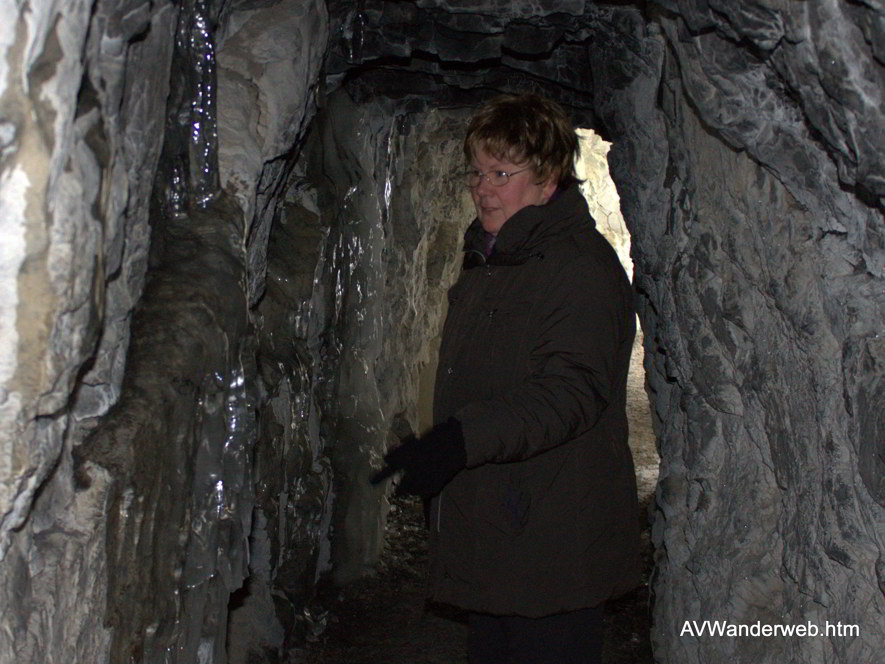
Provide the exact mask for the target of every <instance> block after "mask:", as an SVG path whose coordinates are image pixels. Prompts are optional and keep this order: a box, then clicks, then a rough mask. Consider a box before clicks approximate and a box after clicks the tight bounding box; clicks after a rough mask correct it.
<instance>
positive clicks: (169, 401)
mask: <svg viewBox="0 0 885 664" xmlns="http://www.w3.org/2000/svg"><path fill="white" fill-rule="evenodd" d="M0 15H2V16H3V18H4V20H3V21H0V24H2V27H0V53H2V57H0V74H2V76H0V109H2V121H0V155H2V156H0V224H2V231H3V232H2V233H0V249H2V257H3V260H2V270H0V278H2V279H3V285H2V287H0V335H2V336H0V339H2V345H0V353H2V354H3V355H2V360H0V381H2V391H0V431H2V434H0V566H2V571H0V626H2V628H0V662H3V664H5V662H7V661H9V662H13V661H15V662H18V661H84V662H94V661H130V659H132V660H134V661H145V662H153V661H157V662H159V661H163V662H167V661H180V662H193V661H226V660H229V661H232V662H236V661H247V658H248V657H250V656H252V654H254V653H257V652H262V651H265V654H267V653H270V654H273V653H279V652H280V651H281V649H282V650H285V649H286V648H287V647H290V646H293V645H295V644H296V643H297V640H298V638H301V637H303V636H304V634H305V633H309V632H310V631H314V630H320V629H322V625H321V621H319V618H318V617H317V616H314V615H312V613H311V606H310V600H311V597H312V594H313V589H314V587H315V584H316V582H317V579H318V577H319V575H320V574H321V573H324V572H328V571H333V573H334V576H335V578H336V580H337V581H339V582H346V581H348V580H350V579H353V578H355V577H357V576H359V575H360V574H362V573H364V572H365V571H366V570H368V569H370V568H371V565H372V563H373V561H374V558H375V556H376V555H377V551H378V547H379V546H380V532H381V530H380V529H381V526H382V523H383V519H384V509H385V503H384V497H383V491H382V490H381V489H373V488H370V487H368V486H367V485H366V484H365V483H364V481H363V480H364V479H365V477H366V475H367V474H368V472H369V470H370V468H371V467H372V466H373V465H374V464H377V463H378V461H379V456H380V454H381V453H382V452H383V450H384V448H385V447H386V446H387V445H389V444H390V443H391V442H393V441H394V439H395V437H396V435H397V434H402V433H404V432H405V431H407V430H408V429H410V428H415V427H418V426H420V424H421V422H422V420H421V418H420V416H419V412H418V408H419V400H420V398H421V393H422V389H425V388H424V387H422V385H423V383H422V382H421V375H422V374H421V366H422V365H423V364H424V363H425V362H427V361H428V360H430V359H431V357H430V356H431V355H432V351H431V347H432V341H431V340H430V338H431V337H432V330H433V329H434V327H435V326H437V325H438V322H439V317H440V315H441V301H442V293H443V292H444V290H445V285H446V284H447V283H448V282H449V280H450V279H451V278H452V276H453V270H454V269H455V268H456V267H457V265H456V263H455V262H453V261H452V256H453V255H456V253H457V252H456V248H457V243H458V241H459V236H460V232H461V229H462V228H463V224H464V223H466V221H467V220H468V219H469V217H470V212H469V205H468V202H467V200H466V197H465V195H464V192H463V189H461V188H460V186H459V183H458V182H457V181H456V180H453V179H452V177H451V176H452V173H453V172H454V171H456V170H457V168H458V167H459V166H460V155H459V149H460V148H459V141H460V136H461V132H462V131H463V119H464V114H465V112H466V111H467V110H468V109H469V108H470V107H471V106H473V105H475V104H476V103H477V102H478V101H479V100H481V99H483V98H486V97H488V96H489V95H491V94H494V93H495V92H497V91H507V90H514V89H525V88H531V89H536V90H539V91H542V92H544V93H546V94H549V95H551V96H554V97H555V98H557V99H558V100H559V101H561V102H562V103H563V104H564V105H565V106H566V107H567V108H568V109H569V111H570V112H571V113H572V115H573V117H574V119H575V121H576V123H577V124H579V125H581V126H587V127H591V128H593V129H595V130H597V131H598V132H599V133H601V134H602V135H603V137H604V138H605V139H606V140H609V141H611V142H612V143H613V146H612V148H611V151H610V153H609V162H610V168H611V173H612V177H613V179H614V181H615V182H616V184H617V185H618V189H619V193H620V198H621V206H622V209H623V213H624V217H625V219H626V221H627V224H628V227H629V229H630V231H631V234H632V240H633V260H634V264H635V283H636V286H637V291H638V296H639V297H638V302H639V309H640V319H641V322H642V326H643V329H644V333H645V336H644V338H645V344H646V372H647V375H648V387H649V395H650V399H651V402H652V406H653V411H654V413H655V419H656V428H657V432H658V439H659V447H660V451H661V456H662V466H661V481H660V484H659V487H658V490H657V496H656V507H655V515H654V534H653V539H654V542H655V545H656V553H655V557H656V570H655V575H654V579H653V590H654V600H655V601H654V607H653V611H654V618H655V626H654V633H653V639H654V644H655V653H656V658H657V659H658V661H661V662H679V663H680V664H683V663H685V662H715V661H724V660H726V659H728V660H734V661H739V662H740V661H746V662H783V661H790V662H792V661H795V662H799V661H801V662H852V663H854V662H858V661H866V660H871V659H872V658H873V657H874V655H876V654H878V651H879V649H880V644H881V643H882V642H883V637H885V634H883V628H882V620H881V618H882V615H883V613H885V604H883V603H885V599H883V593H885V580H883V579H885V562H883V560H885V556H883V553H882V552H883V544H882V533H883V505H885V498H883V491H885V490H883V479H882V478H883V477H885V472H883V470H885V468H883V466H882V458H883V447H882V445H883V442H882V441H883V433H882V431H883V420H882V414H881V413H882V407H881V406H882V403H883V397H885V387H883V385H885V383H883V381H882V375H883V368H882V367H883V361H885V360H883V358H885V346H883V342H882V327H883V325H882V321H883V320H885V316H883V314H885V311H883V307H885V289H883V269H885V242H883V239H882V238H883V232H885V224H883V216H882V215H883V195H885V181H883V179H882V172H883V169H882V159H883V156H882V155H883V154H885V151H883V147H885V146H883V145H882V142H883V140H885V138H883V137H885V122H883V117H882V114H883V111H882V108H883V105H882V99H881V97H882V94H883V90H885V85H883V80H882V79H883V59H885V55H883V52H882V44H883V43H885V12H883V8H882V7H880V6H879V4H877V3H874V2H867V1H864V2H842V3H839V2H835V0H816V1H813V2H812V1H808V2H777V1H775V0H766V1H765V2H761V1H749V0H748V1H747V2H742V3H724V2H718V1H717V2H714V1H713V0H686V1H680V2H673V1H671V0H659V1H658V2H649V3H644V5H643V6H642V7H641V8H637V7H633V6H630V5H625V4H623V3H620V4H618V6H613V5H596V4H594V3H587V2H580V1H575V2H568V3H546V2H538V3H516V4H515V3H506V2H501V3H493V2H488V1H487V0H475V1H471V2H459V3H448V2H443V1H438V0H420V1H418V2H415V3H401V2H383V1H382V0H372V1H369V0H366V1H365V2H361V3H349V2H344V1H341V2H339V1H337V0H330V1H329V3H328V6H327V5H326V4H324V3H322V2H319V1H316V2H314V1H313V0H282V1H281V2H275V3H272V2H265V1H263V0H256V1H255V2H250V1H249V0H244V1H235V2H220V3H217V4H213V3H207V2H204V1H203V0H187V1H186V2H183V3H177V4H173V3H171V2H155V3H141V2H138V1H136V0H133V1H132V2H127V3H118V2H102V1H101V0H98V1H97V2H93V3H85V4H84V3H79V4H78V3H63V2H58V3H55V4H53V3H37V4H34V6H30V5H28V6H25V7H22V8H19V7H18V6H16V7H12V6H6V5H3V6H2V8H0ZM7 19H8V20H7ZM335 90H338V92H334V91H335ZM216 95H217V96H216ZM317 107H319V108H320V110H319V112H318V114H317V112H316V111H317ZM314 118H316V121H315V122H314ZM310 126H312V127H313V129H312V130H311V131H308V127H310ZM130 339H131V340H130ZM705 619H711V620H715V619H719V620H728V621H730V622H733V623H744V624H746V623H753V622H755V621H757V620H758V621H761V622H762V623H765V624H800V623H802V624H804V623H806V622H807V621H812V622H813V623H815V624H818V625H821V626H823V624H824V623H825V621H829V622H831V623H832V622H837V621H838V622H841V623H843V624H856V625H858V627H859V630H860V631H859V635H858V636H856V637H854V638H846V637H844V636H843V637H833V638H824V637H819V638H805V639H803V638H798V637H796V638H778V639H753V638H750V639H728V638H710V637H700V638H699V637H693V636H691V635H685V634H684V633H683V628H684V623H685V621H687V620H699V621H700V620H705ZM680 634H681V635H680ZM227 635H231V642H233V643H237V644H239V648H237V649H235V650H236V651H231V652H228V650H227V647H226V636H227ZM268 656H270V655H268Z"/></svg>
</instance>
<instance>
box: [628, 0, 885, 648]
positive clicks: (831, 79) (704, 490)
mask: <svg viewBox="0 0 885 664" xmlns="http://www.w3.org/2000/svg"><path fill="white" fill-rule="evenodd" d="M706 5H707V3H703V5H702V4H701V3H679V6H678V8H677V7H670V9H671V10H672V11H673V12H674V13H662V14H660V15H659V16H658V23H659V24H660V26H661V27H662V28H663V34H664V39H665V42H666V44H667V57H666V58H665V62H664V69H663V81H662V88H661V93H660V98H661V111H662V113H663V115H664V118H665V123H666V136H667V137H668V141H667V142H668V151H669V154H668V156H667V160H668V163H667V166H666V181H665V182H664V183H663V184H664V191H665V192H667V193H668V195H669V197H670V203H669V205H668V206H667V207H668V208H669V210H668V213H667V215H666V217H665V223H661V221H659V222H658V223H657V224H656V225H651V224H650V225H649V226H647V227H646V226H644V225H643V224H642V223H641V220H640V219H634V220H633V229H634V242H635V244H634V247H635V248H634V256H639V257H640V260H641V262H642V265H641V267H640V268H639V270H640V272H642V273H643V278H642V280H641V282H640V288H641V289H642V290H643V294H644V296H645V300H644V301H645V306H644V311H643V321H644V322H645V323H646V324H649V325H648V327H647V328H646V339H647V340H650V341H651V343H650V344H648V350H649V353H648V355H647V358H648V359H647V363H648V368H649V383H650V386H651V389H652V397H653V398H652V401H653V405H654V409H655V411H656V413H657V416H658V418H659V419H660V423H661V424H660V431H659V434H660V438H659V441H660V447H661V454H662V464H661V481H660V484H659V489H658V500H657V505H658V514H657V517H656V521H655V537H654V540H655V545H656V547H657V552H656V563H657V571H656V579H655V618H656V625H655V630H654V634H653V637H654V641H655V647H656V656H657V657H659V658H660V659H661V660H662V661H673V662H677V661H678V662H709V661H720V660H722V661H724V660H726V659H729V660H735V661H753V662H769V661H770V662H775V661H777V662H783V661H791V662H792V661H796V662H799V661H802V662H858V661H868V660H872V659H875V657H876V655H877V654H880V653H881V643H882V641H883V634H882V621H881V616H882V614H883V610H885V597H883V594H882V587H881V581H880V579H879V578H878V577H877V574H879V573H878V572H877V566H880V563H879V562H878V561H880V560H881V559H882V547H881V532H882V527H883V516H885V514H883V509H882V508H883V503H882V501H881V495H880V494H879V495H877V487H878V486H879V482H878V480H872V481H871V479H872V476H873V475H874V472H875V471H873V472H870V469H871V468H874V467H876V464H877V463H878V462H877V461H876V460H875V454H876V452H874V449H878V450H879V452H878V453H879V454H881V440H882V439H881V435H880V432H879V430H878V429H877V426H878V425H876V424H873V425H867V424H866V422H869V421H871V420H873V419H875V418H876V417H877V416H871V415H870V413H872V412H878V411H880V410H881V403H880V404H879V405H878V406H872V402H871V401H870V396H869V395H871V394H872V393H876V391H877V390H878V388H877V387H876V386H877V385H879V383H880V382H881V375H880V372H881V365H880V361H879V360H878V359H877V358H878V352H879V351H880V347H879V346H880V344H878V339H879V336H880V335H881V331H882V320H883V317H882V315H883V305H885V291H883V289H882V283H883V282H882V277H883V275H882V272H881V267H880V266H881V261H882V244H881V234H882V230H883V218H882V199H881V189H880V187H879V184H878V183H877V181H876V178H877V176H872V175H871V174H870V173H869V172H868V166H867V165H868V164H873V163H876V162H877V161H878V160H880V159H881V155H882V152H881V147H879V146H878V143H877V142H878V141H880V140H881V138H882V136H883V135H885V134H883V131H882V128H883V125H885V122H883V120H885V118H883V111H882V104H881V94H882V91H883V86H882V82H883V81H882V76H883V70H882V65H881V62H877V61H876V59H875V56H874V53H873V52H872V49H871V46H870V44H869V43H868V41H867V40H866V38H865V37H864V29H863V26H864V25H867V24H869V23H870V22H875V21H876V20H881V17H882V14H881V10H880V9H879V10H877V9H875V8H873V7H871V6H866V7H861V6H849V5H845V4H841V3H829V2H819V3H801V4H796V3H786V4H783V3H743V4H742V5H741V6H740V7H738V6H732V5H727V6H726V5H725V4H724V3H715V6H714V3H712V2H711V3H709V6H706ZM825 26H826V27H825ZM824 31H826V33H827V34H826V36H824V34H823V32H824ZM837 42H838V45H837ZM749 44H752V47H751V48H750V47H748V45H749ZM824 54H825V55H824ZM823 59H826V62H823ZM812 72H814V74H812ZM616 179H617V178H616ZM627 216H628V219H630V215H629V214H628V215H627ZM655 247H657V250H653V248H655ZM646 256H648V258H647V259H646V258H645V257H646ZM861 402H862V403H863V404H864V405H865V406H868V407H870V408H871V410H869V411H866V412H864V411H863V410H861V409H860V408H859V407H858V406H859V405H860V403H861ZM876 441H880V442H876ZM705 618H709V619H721V620H729V621H731V622H735V623H749V624H752V623H754V622H755V621H757V620H759V621H761V622H762V623H766V624H780V625H784V624H786V625H795V624H806V623H807V622H808V621H811V622H812V623H813V624H816V625H819V626H820V628H821V630H823V629H824V626H825V623H826V622H827V621H829V622H830V623H837V622H841V623H843V624H851V625H857V626H858V628H859V635H858V636H856V637H853V638H849V637H846V636H831V637H826V636H820V637H818V638H799V637H793V638H769V639H764V638H760V639H752V638H750V639H737V640H735V639H727V638H726V639H721V638H709V637H707V638H692V637H690V636H683V637H682V638H679V636H678V635H679V634H680V632H681V630H682V627H683V625H684V621H685V620H694V619H697V620H702V619H705Z"/></svg>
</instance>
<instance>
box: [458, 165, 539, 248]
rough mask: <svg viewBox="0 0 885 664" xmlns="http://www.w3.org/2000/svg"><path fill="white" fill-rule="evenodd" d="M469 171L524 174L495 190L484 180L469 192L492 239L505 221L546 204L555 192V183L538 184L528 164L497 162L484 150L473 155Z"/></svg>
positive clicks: (516, 175) (513, 177)
mask: <svg viewBox="0 0 885 664" xmlns="http://www.w3.org/2000/svg"><path fill="white" fill-rule="evenodd" d="M470 167H471V168H474V169H476V170H478V171H481V172H482V173H491V172H493V171H504V172H505V173H513V172H514V171H522V172H521V173H516V174H515V175H512V176H511V177H510V179H509V181H508V182H507V184H505V185H503V186H501V187H496V186H494V185H493V184H491V183H490V182H489V181H488V180H486V179H485V178H482V179H481V180H480V183H479V184H478V185H477V186H476V187H473V188H472V189H471V190H470V195H471V196H472V197H473V204H474V205H475V206H476V216H477V217H479V223H480V224H482V227H483V229H484V230H485V231H486V232H487V233H491V234H492V235H497V234H498V231H500V230H501V227H502V226H503V225H504V224H505V223H506V221H507V220H508V219H510V217H512V216H513V215H514V214H516V213H517V212H519V211H520V210H521V209H522V208H524V207H526V206H528V205H543V204H544V203H546V202H547V201H548V200H549V199H550V196H552V195H553V192H554V191H555V190H556V181H555V180H553V179H552V178H551V179H550V180H548V181H547V182H542V183H540V184H539V183H537V182H536V179H537V178H536V176H535V172H534V170H533V169H532V168H531V167H530V166H529V164H528V162H523V163H521V164H517V163H514V162H512V161H507V160H504V159H498V158H497V157H493V156H491V155H490V154H488V153H487V152H485V150H477V152H476V153H474V155H473V160H472V161H471V162H470ZM522 169H526V170H522Z"/></svg>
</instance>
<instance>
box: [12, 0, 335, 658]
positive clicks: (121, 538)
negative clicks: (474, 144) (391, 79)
mask: <svg viewBox="0 0 885 664" xmlns="http://www.w3.org/2000/svg"><path fill="white" fill-rule="evenodd" d="M265 4H266V3H261V2H258V3H248V2H239V3H236V6H232V5H230V4H227V5H225V6H223V7H222V6H210V5H208V4H207V3H205V2H202V0H192V1H188V2H184V3H179V4H173V3H168V2H160V3H140V2H129V3H119V2H107V3H105V2H96V3H39V4H38V5H37V6H30V5H27V6H24V7H22V8H21V9H20V11H19V8H17V7H13V6H3V7H2V14H3V21H2V24H3V30H2V39H0V44H2V51H3V58H2V66H3V69H2V71H3V76H2V80H3V88H2V90H0V94H2V97H0V103H2V108H3V123H2V136H3V138H2V140H3V161H2V176H0V183H2V184H0V186H2V196H0V200H2V206H3V208H2V213H0V219H2V223H3V224H4V229H3V230H4V232H3V257H4V260H3V275H4V277H3V278H4V285H3V288H2V292H3V295H2V297H3V298H4V303H3V307H2V320H3V324H2V335H3V337H2V340H3V344H2V349H3V350H2V352H3V353H4V359H3V362H2V366H3V367H4V369H3V376H2V380H3V391H2V401H3V405H2V409H3V413H2V418H0V422H2V427H3V435H2V438H0V455H2V456H0V458H2V460H3V461H2V463H0V471H2V472H0V477H2V493H0V519H2V521H0V526H2V527H0V560H2V575H0V606H2V607H3V609H2V611H0V613H2V624H3V627H2V629H0V661H3V662H21V661H47V662H48V661H83V662H94V661H146V662H147V661H157V662H159V661H163V662H167V661H182V662H192V661H198V660H199V661H223V659H224V643H225V636H226V630H227V607H228V602H229V600H230V594H231V592H232V591H234V590H236V589H237V588H239V587H240V586H241V585H242V583H243V580H244V578H246V577H247V576H249V575H250V572H251V570H249V569H248V565H247V563H248V561H249V559H250V551H249V546H250V544H249V541H248V540H247V537H248V536H249V535H250V533H251V531H252V519H253V504H254V501H255V496H254V494H255V491H254V487H253V480H254V478H253V474H252V462H253V458H254V454H253V447H254V444H255V440H256V439H257V434H256V431H257V427H258V422H257V416H256V412H257V410H258V406H259V405H262V399H263V396H264V394H263V393H262V391H261V388H260V387H259V384H258V381H257V380H256V379H255V376H256V374H257V368H256V358H255V348H256V347H257V344H258V341H257V336H258V335H257V328H256V326H255V323H254V320H253V317H252V315H251V313H250V309H249V306H250V303H253V302H255V301H256V300H257V299H258V298H260V293H261V291H262V290H263V284H262V280H263V278H264V270H265V264H264V256H265V255H266V245H267V236H268V228H269V226H270V221H271V219H272V218H273V216H274V215H275V214H276V207H277V205H278V204H279V200H278V199H279V187H280V186H282V185H283V184H285V182H286V177H287V175H288V170H290V169H291V163H292V162H293V161H294V160H293V158H292V156H291V153H292V150H293V147H294V146H295V145H296V144H297V140H298V139H299V138H300V137H301V135H302V134H303V132H304V127H305V126H306V124H307V122H308V121H309V119H310V117H311V116H312V113H313V101H312V99H313V95H314V90H315V88H316V80H317V74H318V70H319V66H320V64H321V61H322V57H323V53H324V51H325V44H326V39H327V15H326V13H325V7H324V5H323V4H322V3H313V2H310V1H309V0H306V1H304V2H301V1H288V2H281V3H278V4H277V5H276V6H274V7H265V6H263V5H265ZM268 24H271V25H273V26H274V27H275V29H276V30H277V33H276V34H275V36H276V37H277V38H278V39H277V40H275V41H272V42H262V41H260V40H255V39H254V34H253V31H254V30H255V29H256V26H267V25H268ZM261 29H262V30H263V29H264V28H261ZM216 95H217V96H216ZM244 116H245V117H247V118H249V119H250V120H251V124H248V125H247V126H243V125H242V122H243V117H244ZM238 123H240V124H238ZM234 132H235V135H236V136H237V140H232V139H230V136H231V135H232V133H234ZM219 136H220V139H221V141H222V145H221V146H220V149H219ZM148 264H150V268H149V269H148ZM136 303H138V304H137V306H136ZM130 333H131V334H130ZM130 336H131V343H130ZM124 367H125V371H124ZM258 516H259V517H260V516H261V515H260V514H259V515H258ZM258 521H259V522H261V519H260V518H258ZM259 534H260V533H259ZM259 539H260V538H259ZM261 544H262V543H261V542H260V541H257V542H256V545H255V546H256V551H260V550H261ZM257 559H258V560H259V561H261V560H262V559H261V557H260V556H258V557H257Z"/></svg>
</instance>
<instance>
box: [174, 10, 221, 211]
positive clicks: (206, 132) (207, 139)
mask: <svg viewBox="0 0 885 664" xmlns="http://www.w3.org/2000/svg"><path fill="white" fill-rule="evenodd" d="M178 48H179V49H181V50H182V51H184V52H185V53H187V54H188V56H189V57H188V60H189V65H190V69H189V71H188V72H187V74H186V76H187V78H188V79H189V80H188V83H189V87H190V95H191V97H190V107H189V108H188V109H183V111H185V112H186V113H187V114H188V116H187V117H186V118H181V120H182V122H183V123H187V125H188V126H189V129H190V131H189V136H188V165H189V175H190V178H189V179H190V182H189V184H190V187H189V189H190V195H191V196H190V198H191V202H193V203H194V204H196V205H198V206H200V207H202V208H205V207H206V206H207V205H208V204H209V202H210V201H211V200H212V199H213V198H214V197H215V195H216V194H217V193H218V188H219V179H218V128H217V122H216V109H215V91H216V77H215V36H214V35H213V33H212V26H211V23H210V16H209V10H208V7H207V3H206V1H205V0H191V2H189V3H188V4H187V5H186V6H185V8H184V9H183V10H182V12H181V18H180V19H179V24H178Z"/></svg>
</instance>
